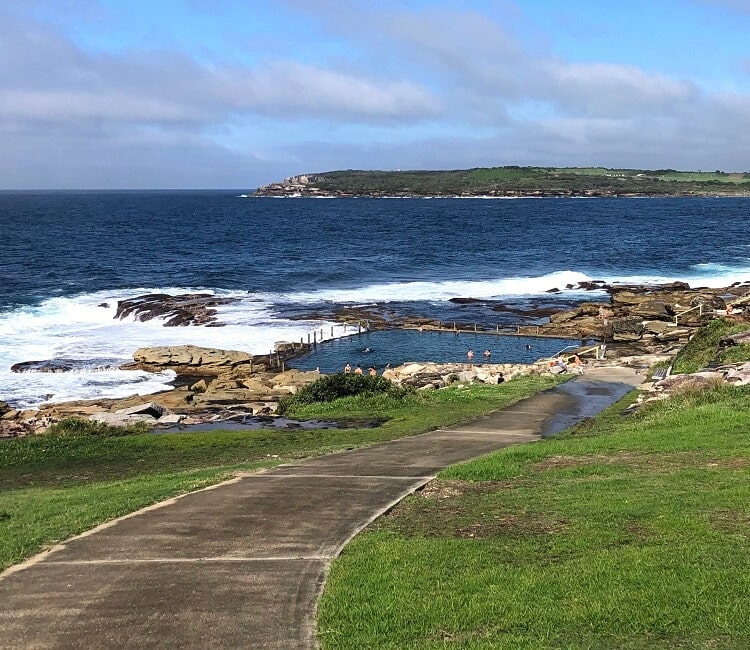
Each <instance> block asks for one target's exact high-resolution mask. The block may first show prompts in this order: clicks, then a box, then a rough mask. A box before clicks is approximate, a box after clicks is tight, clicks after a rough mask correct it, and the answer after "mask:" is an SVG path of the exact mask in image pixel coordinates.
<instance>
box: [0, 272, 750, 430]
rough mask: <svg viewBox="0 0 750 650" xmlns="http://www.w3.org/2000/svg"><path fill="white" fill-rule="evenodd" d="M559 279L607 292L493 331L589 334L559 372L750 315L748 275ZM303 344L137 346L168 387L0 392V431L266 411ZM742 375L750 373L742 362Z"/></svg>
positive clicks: (471, 375)
mask: <svg viewBox="0 0 750 650" xmlns="http://www.w3.org/2000/svg"><path fill="white" fill-rule="evenodd" d="M565 289H578V290H592V291H594V290H596V291H599V292H606V294H608V295H609V300H608V301H603V300H599V301H582V302H580V303H579V304H578V305H577V306H573V307H572V308H571V309H566V310H563V311H554V312H553V313H548V314H547V318H545V321H544V322H541V323H540V324H538V325H531V326H529V325H526V326H518V327H517V328H516V330H515V331H508V332H500V331H499V330H498V331H496V332H495V333H501V334H502V333H505V334H521V335H539V336H556V337H562V338H574V339H580V340H581V341H586V340H595V341H597V342H598V344H597V345H582V346H581V347H580V348H579V349H578V350H571V351H570V352H569V353H568V356H569V357H570V358H571V359H573V358H574V356H573V355H575V354H576V353H577V354H578V355H580V357H579V358H580V360H581V364H580V365H578V364H570V365H568V366H567V367H566V368H565V371H566V372H582V371H584V368H585V366H586V365H587V364H588V365H602V364H610V365H631V366H635V367H638V368H641V369H645V368H648V367H649V366H650V365H653V364H654V363H656V362H657V361H661V360H669V359H670V358H672V357H673V356H674V355H675V354H676V353H677V352H678V351H679V350H680V349H681V348H682V347H683V346H684V344H685V343H686V342H687V340H688V339H689V337H690V336H691V335H692V333H693V332H694V331H695V330H696V328H698V327H700V326H702V325H705V324H706V323H708V322H709V321H710V320H712V319H714V318H717V317H720V316H726V315H727V314H728V313H729V315H730V317H731V318H734V319H737V320H739V321H745V322H747V321H748V320H750V319H749V317H748V314H749V313H750V310H745V308H746V307H748V306H750V284H748V283H743V284H739V283H737V284H735V285H732V286H731V287H726V288H721V289H710V288H695V289H693V288H691V287H690V286H689V285H687V284H685V283H682V282H675V283H671V284H666V285H653V286H649V285H606V284H605V283H603V282H590V283H585V285H579V286H576V287H573V286H568V287H565ZM222 301H223V299H217V298H216V297H214V296H211V295H208V294H186V295H183V296H167V295H164V296H162V295H156V294H150V295H147V296H137V297H134V298H132V299H128V300H126V301H121V302H120V304H119V305H118V309H117V314H116V316H115V317H116V318H123V317H133V316H135V317H136V318H139V319H142V320H147V319H151V318H157V317H158V318H161V319H163V320H165V323H164V324H165V325H166V326H188V325H203V326H220V325H221V322H220V321H219V320H218V318H217V316H216V311H215V309H214V308H215V307H216V306H218V305H219V304H224V303H223V302H222ZM455 301H456V302H457V304H465V305H476V304H477V303H481V304H482V305H483V306H484V307H486V308H487V309H490V310H492V309H500V308H502V307H503V305H502V303H501V302H500V301H488V300H477V299H473V298H471V297H466V298H459V299H455ZM536 315H537V316H540V314H536ZM305 317H306V318H309V317H311V316H310V315H306V316H305ZM326 317H328V318H331V317H332V318H334V319H336V320H338V321H339V322H347V323H351V322H356V321H359V322H360V323H362V322H364V323H365V324H366V327H367V329H387V328H396V327H398V328H404V329H416V328H419V329H422V330H441V331H443V330H446V329H448V330H451V329H452V331H460V330H462V331H477V332H482V331H492V330H483V329H481V328H480V329H477V325H476V324H473V328H472V324H471V323H458V322H457V323H450V324H448V323H441V322H439V321H436V320H434V319H431V318H429V317H426V316H425V317H419V316H409V317H396V316H394V314H392V313H389V312H388V308H387V307H384V308H381V307H380V306H378V305H374V306H368V307H364V308H357V309H354V308H348V307H346V308H340V309H337V310H335V312H334V313H332V314H327V315H326ZM743 341H744V339H743ZM728 344H739V343H737V342H736V341H735V342H730V343H728ZM309 349H310V346H309V345H307V344H303V343H299V344H296V343H279V344H277V347H276V350H275V352H274V353H273V354H270V355H262V356H257V355H256V356H253V355H250V354H248V353H246V352H241V351H233V350H217V349H212V348H200V347H197V346H192V345H185V346H167V347H156V348H140V349H138V350H136V351H135V353H134V355H133V362H132V363H128V364H125V365H124V366H120V367H121V368H123V369H139V370H144V371H147V372H162V371H164V370H172V371H174V372H175V373H176V374H177V379H176V380H175V382H174V384H173V385H174V388H173V389H172V390H169V391H165V392H161V393H156V394H150V395H145V396H138V395H134V396H130V397H127V398H123V399H98V400H87V401H75V402H63V403H57V404H44V405H42V406H41V407H40V408H39V409H28V410H20V409H13V408H11V407H9V406H8V405H5V404H3V403H2V402H0V437H14V436H22V435H30V434H37V433H43V432H44V431H45V430H46V429H47V428H48V427H49V426H50V425H52V424H54V423H55V422H58V421H59V420H61V419H63V418H67V417H72V416H77V417H82V418H90V419H93V420H96V421H100V422H105V423H107V424H113V425H127V424H132V423H134V422H146V423H147V424H148V425H150V426H157V427H163V426H174V425H175V424H178V423H182V424H186V425H190V424H200V423H205V422H214V421H222V420H227V419H230V418H236V417H238V416H254V415H259V414H260V415H270V414H273V413H274V412H275V409H276V405H277V404H278V401H279V400H280V399H281V398H283V397H284V396H287V395H290V394H293V393H295V392H296V391H297V390H298V389H299V388H300V387H302V386H304V385H305V384H307V383H309V382H311V381H314V380H315V379H317V378H318V377H320V373H319V372H317V371H313V372H303V371H299V370H286V369H285V362H286V361H288V360H289V359H291V358H293V357H295V356H298V355H300V354H303V353H305V352H307V351H309ZM604 349H606V357H605V355H604V354H603V350H604ZM602 357H604V358H602ZM100 361H101V364H102V367H108V365H111V364H112V363H113V361H114V360H110V359H103V360H100ZM740 365H741V364H740ZM75 368H76V364H75V361H74V360H47V361H28V362H23V363H19V364H16V365H15V366H13V370H14V371H16V372H66V371H70V370H74V369H75ZM725 370H726V369H725ZM729 370H732V369H729ZM734 370H736V371H737V372H739V376H744V375H743V374H742V373H743V372H744V371H743V370H742V368H741V367H740V368H739V369H737V368H735V369H734ZM562 371H563V370H562V369H561V365H560V364H550V362H549V360H546V359H545V360H540V361H539V362H537V363H536V364H527V365H523V364H480V365H469V364H435V363H431V364H425V363H411V364H404V365H403V366H400V367H398V368H394V369H390V370H387V371H386V372H384V376H386V377H388V378H389V379H391V380H392V381H394V382H397V383H401V384H407V385H411V386H414V387H416V388H418V389H430V388H441V387H443V386H445V385H447V384H450V383H453V382H456V381H458V382H463V383H474V382H485V383H497V382H498V379H499V378H500V377H502V378H503V380H505V381H507V380H511V379H513V378H514V377H516V376H519V375H524V374H534V373H537V374H538V373H549V372H552V373H557V372H562ZM737 372H735V374H734V375H732V377H733V378H732V379H727V380H728V381H729V380H731V381H733V382H735V383H736V382H738V381H743V380H742V379H741V378H740V379H738V378H737V377H738V375H737ZM725 374H726V375H727V376H729V374H731V373H729V372H728V371H727V372H725ZM747 374H748V377H749V378H750V368H748V369H747ZM714 379H715V377H714ZM672 381H673V383H674V380H672Z"/></svg>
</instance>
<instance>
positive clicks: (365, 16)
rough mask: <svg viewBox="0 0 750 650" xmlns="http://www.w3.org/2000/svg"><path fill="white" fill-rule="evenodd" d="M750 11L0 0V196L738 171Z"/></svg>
mask: <svg viewBox="0 0 750 650" xmlns="http://www.w3.org/2000/svg"><path fill="white" fill-rule="evenodd" d="M747 34H750V0H658V2H655V1H654V0H649V1H646V0H628V1H627V2H602V1H601V0H599V1H594V0H567V1H566V2H559V1H552V0H516V1H514V0H474V1H469V0H466V1H460V0H454V1H442V2H441V1H439V0H438V1H433V2H426V1H422V0H402V1H400V2H393V1H391V0H380V1H379V2H371V1H370V2H364V1H362V2H360V1H359V0H352V1H349V2H338V1H334V0H306V1H304V2H303V1H302V0H280V1H277V2H269V1H266V2H261V1H257V0H245V1H240V0H213V1H210V0H159V1H157V0H151V1H142V0H128V1H124V0H56V1H44V0H0V145H2V149H3V155H2V156H0V188H158V187H164V188H223V187H225V188H252V187H255V186H257V185H259V184H262V183H267V182H270V181H273V180H279V179H281V178H283V177H286V176H291V175H294V174H298V173H303V172H316V171H326V170H330V169H341V168H358V169H397V168H400V169H407V168H412V169H414V168H419V169H437V168H465V167H473V166H493V165H509V164H520V165H536V164H540V165H561V166H566V165H579V166H589V165H603V166H607V167H637V168H662V167H672V168H677V169H710V170H713V169H722V170H724V171H750V39H749V38H747Z"/></svg>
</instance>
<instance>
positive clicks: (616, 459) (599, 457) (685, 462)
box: [531, 451, 750, 472]
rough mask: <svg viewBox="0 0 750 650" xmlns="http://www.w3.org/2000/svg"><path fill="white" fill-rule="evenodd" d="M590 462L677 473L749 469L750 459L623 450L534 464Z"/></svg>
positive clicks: (538, 468) (552, 465) (568, 465)
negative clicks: (717, 469) (695, 469)
mask: <svg viewBox="0 0 750 650" xmlns="http://www.w3.org/2000/svg"><path fill="white" fill-rule="evenodd" d="M590 465H610V466H614V465H624V466H626V467H628V468H629V469H635V470H649V471H660V470H661V471H668V472H674V471H677V470H680V469H684V468H696V467H700V468H712V469H713V468H720V469H731V470H736V469H745V468H747V467H750V458H706V456H705V454H704V453H700V452H698V453H696V452H672V453H669V454H642V453H639V452H631V451H623V452H619V453H614V454H590V455H587V456H552V457H550V458H545V459H544V460H541V461H539V462H537V463H534V464H533V465H531V469H533V470H536V471H538V472H544V471H549V470H556V469H576V468H580V467H587V466H590Z"/></svg>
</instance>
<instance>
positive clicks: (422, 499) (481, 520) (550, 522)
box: [374, 480, 569, 539]
mask: <svg viewBox="0 0 750 650" xmlns="http://www.w3.org/2000/svg"><path fill="white" fill-rule="evenodd" d="M518 484H519V482H518V481H481V482H475V481H440V480H436V481H432V482H431V483H428V484H427V485H426V486H425V487H424V488H423V489H422V490H420V491H419V492H417V493H416V495H415V496H414V497H412V498H410V499H406V500H404V501H402V502H401V503H400V504H399V505H397V506H396V507H395V508H394V509H393V510H391V512H389V513H388V514H387V515H385V516H384V517H382V518H381V519H379V520H378V521H377V522H376V523H375V524H374V528H376V529H379V530H389V531H392V532H395V533H398V534H399V535H402V536H404V537H433V538H434V537H442V538H445V537H451V538H459V539H466V538H473V539H492V538H508V537H511V538H520V537H528V536H538V535H551V534H555V533H558V532H560V531H561V530H563V529H564V528H566V527H567V526H568V524H569V522H568V521H566V520H563V519H559V518H555V517H552V516H547V515H544V514H539V513H531V512H525V511H524V512H513V511H509V509H508V507H507V504H506V503H504V500H503V499H502V498H501V497H499V496H498V495H499V494H500V493H502V492H503V491H504V490H507V489H509V488H510V489H512V488H514V487H518Z"/></svg>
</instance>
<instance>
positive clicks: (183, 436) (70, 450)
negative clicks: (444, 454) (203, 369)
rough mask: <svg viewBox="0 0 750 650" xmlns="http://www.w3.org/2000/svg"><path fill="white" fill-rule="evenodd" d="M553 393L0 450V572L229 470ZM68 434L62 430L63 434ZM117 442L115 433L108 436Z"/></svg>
mask: <svg viewBox="0 0 750 650" xmlns="http://www.w3.org/2000/svg"><path fill="white" fill-rule="evenodd" d="M555 383H556V380H555V379H552V378H542V377H536V378H518V379H516V380H514V381H511V382H508V383H506V384H502V385H501V386H472V387H469V388H464V389H461V388H458V387H452V388H450V389H446V390H442V391H432V392H420V393H415V394H412V395H408V396H406V397H403V398H400V399H395V398H389V397H387V396H374V397H368V398H362V397H359V398H357V397H350V398H347V399H343V400H338V401H336V402H331V403H329V404H325V405H310V406H306V407H305V408H303V409H297V410H296V411H293V412H292V413H291V415H292V416H296V417H301V418H311V417H325V418H333V419H342V418H345V419H347V420H349V421H357V420H368V421H372V420H378V419H380V420H384V423H383V424H382V426H378V427H371V428H347V429H307V430H302V429H298V430H290V431H279V430H270V429H266V430H256V431H252V430H247V431H210V432H194V433H174V434H161V435H155V434H137V435H124V436H123V435H116V436H108V435H104V434H105V432H104V431H103V430H99V429H96V431H95V432H93V433H94V434H93V435H92V431H93V430H92V429H91V428H90V427H86V428H79V430H78V431H77V432H76V433H75V434H73V435H45V436H35V437H30V438H20V439H16V440H11V441H3V442H2V443H0V570H2V569H3V568H5V567H7V566H9V565H10V564H13V563H16V562H19V561H21V560H22V559H24V558H26V557H28V556H29V555H32V554H33V553H35V552H37V551H39V550H41V549H43V548H45V547H47V546H49V545H51V544H54V543H55V542H57V541H59V540H61V539H65V538H67V537H70V536H71V535H75V534H77V533H80V532H83V531H85V530H87V529H89V528H91V527H93V526H95V525H97V524H99V523H101V522H103V521H107V520H109V519H112V518H114V517H118V516H120V515H123V514H126V513H128V512H132V511H134V510H137V509H139V508H141V507H143V506H146V505H149V504H151V503H155V502H157V501H159V500H162V499H165V498H168V497H170V496H173V495H175V494H181V493H184V492H187V491H190V490H193V489H196V488H198V487H202V486H205V485H209V484H211V483H216V482H219V481H221V480H223V479H225V478H227V477H229V476H231V475H232V473H233V472H236V471H239V470H248V469H254V468H257V467H262V466H272V465H275V464H278V463H281V462H284V461H285V460H291V459H295V458H301V457H305V456H312V455H316V454H322V453H326V452H330V451H334V450H339V449H344V448H350V447H357V446H361V445H367V444H372V443H375V442H379V441H382V440H390V439H393V438H398V437H402V436H407V435H414V434H417V433H422V432H424V431H428V430H430V429H431V428H434V427H440V426H445V425H447V424H451V423H455V422H458V421H460V420H462V419H465V418H470V417H473V416H478V415H480V414H482V413H486V412H487V411H489V410H493V409H496V408H500V407H502V406H505V405H506V404H509V403H510V402H512V401H515V400H517V399H521V398H523V397H526V396H527V395H530V394H532V393H534V392H536V391H538V390H541V389H544V388H549V387H551V386H553V385H554V384H555ZM68 431H70V429H68ZM118 433H120V432H118Z"/></svg>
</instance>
